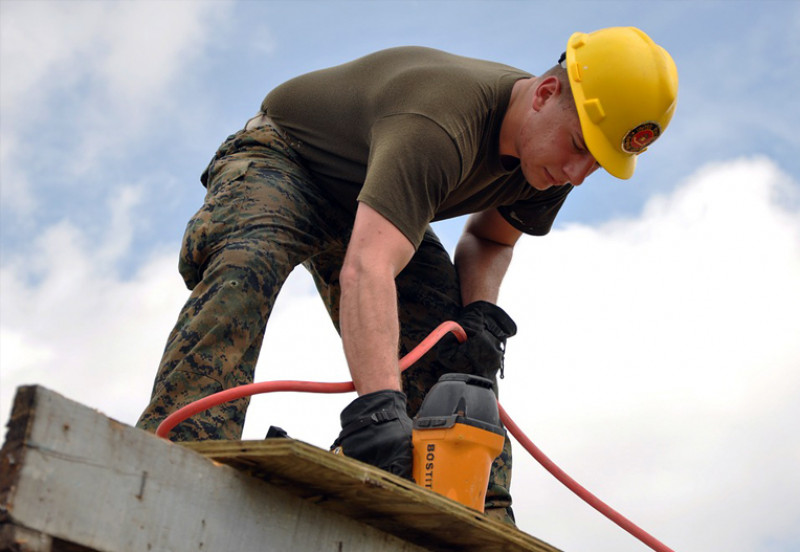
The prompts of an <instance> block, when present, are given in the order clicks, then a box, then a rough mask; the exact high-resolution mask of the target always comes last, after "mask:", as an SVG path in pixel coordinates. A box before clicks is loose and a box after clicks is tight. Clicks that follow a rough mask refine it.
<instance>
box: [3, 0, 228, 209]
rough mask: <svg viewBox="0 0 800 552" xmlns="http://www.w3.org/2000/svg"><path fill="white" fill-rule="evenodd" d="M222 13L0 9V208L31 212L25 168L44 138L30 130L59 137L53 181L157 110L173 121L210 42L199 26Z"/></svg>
mask: <svg viewBox="0 0 800 552" xmlns="http://www.w3.org/2000/svg"><path fill="white" fill-rule="evenodd" d="M231 5H232V4H230V3H225V2H78V1H70V2H5V3H3V17H2V18H0V21H1V22H2V23H0V25H2V27H1V28H0V37H2V42H1V43H0V56H1V57H0V67H2V79H0V110H2V113H3V118H2V131H1V136H0V138H1V140H0V141H2V142H3V144H4V146H3V148H2V150H1V151H0V153H1V154H2V157H1V158H0V165H2V173H3V176H2V179H3V182H4V183H6V184H7V183H9V182H13V183H14V185H13V186H8V185H6V186H3V188H2V193H3V203H4V205H5V206H7V207H13V208H14V209H16V210H22V212H24V213H27V212H30V211H31V210H32V209H33V208H34V207H35V203H34V199H33V198H35V193H33V192H32V190H31V189H30V186H31V185H32V182H31V181H30V179H29V178H28V177H27V174H28V170H29V165H28V164H29V163H31V162H32V160H33V159H36V161H37V163H36V165H37V166H38V165H41V161H40V160H41V155H42V152H43V148H45V147H47V146H49V145H51V144H50V143H49V142H50V141H52V138H50V139H45V138H44V136H47V134H46V132H37V133H35V134H34V136H33V138H31V136H29V133H31V131H32V129H40V130H43V129H48V128H52V127H54V126H55V127H57V128H59V129H63V130H62V131H61V132H60V133H59V138H58V140H59V143H58V144H57V146H58V148H60V150H61V151H60V152H59V156H63V157H61V158H59V162H60V166H59V167H58V171H59V172H69V173H76V174H81V173H84V172H85V171H87V170H90V169H91V168H92V167H95V165H96V162H97V159H98V157H100V156H101V155H102V156H103V157H105V158H109V157H112V158H113V157H114V156H115V155H116V154H117V152H123V151H125V150H126V147H125V146H126V145H127V144H128V143H129V142H130V141H131V140H132V139H135V138H137V137H139V136H140V135H141V133H142V132H143V129H147V128H149V126H150V124H151V123H152V122H153V121H157V120H159V114H160V113H162V112H163V111H164V110H165V109H173V110H174V111H175V112H178V114H179V110H178V109H177V108H176V102H177V100H176V99H175V96H176V92H175V88H176V83H179V82H180V81H181V79H185V78H186V74H187V72H188V69H189V68H190V67H191V64H192V63H193V62H195V61H196V60H197V59H198V58H199V57H200V55H201V54H202V52H203V50H204V48H205V47H206V45H207V43H208V41H209V40H210V37H213V34H212V33H209V32H208V26H209V25H211V24H213V23H217V24H219V23H220V22H221V21H223V20H224V16H225V14H226V12H227V10H228V9H230V7H231ZM183 107H184V108H186V106H183ZM187 109H188V108H187ZM179 118H180V117H178V116H177V115H174V116H173V117H171V119H172V120H173V121H175V120H177V119H179ZM67 137H68V138H67ZM5 144H10V145H5ZM64 151H68V152H69V155H64Z"/></svg>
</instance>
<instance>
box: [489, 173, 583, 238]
mask: <svg viewBox="0 0 800 552" xmlns="http://www.w3.org/2000/svg"><path fill="white" fill-rule="evenodd" d="M572 188H573V186H572V185H570V184H567V185H564V186H554V187H552V188H550V189H549V190H545V191H543V192H537V193H536V194H535V195H534V196H533V197H531V198H529V199H524V200H520V201H517V202H515V203H513V204H512V205H503V206H501V207H498V209H497V210H498V211H499V212H500V215H502V217H503V218H504V219H506V221H507V222H508V223H509V224H510V225H511V226H513V227H514V228H516V229H517V230H519V231H520V232H523V233H525V234H530V235H533V236H544V235H545V234H547V233H548V232H550V229H551V228H552V227H553V221H555V219H556V215H558V211H559V210H560V209H561V206H562V205H563V204H564V201H565V200H566V199H567V195H568V194H569V193H570V191H572Z"/></svg>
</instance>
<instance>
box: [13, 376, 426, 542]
mask: <svg viewBox="0 0 800 552" xmlns="http://www.w3.org/2000/svg"><path fill="white" fill-rule="evenodd" d="M0 522H1V523H2V524H3V534H4V535H5V536H4V537H3V538H5V539H6V545H7V547H6V548H7V549H11V550H13V548H12V545H13V546H22V545H23V544H24V545H25V546H28V544H25V543H23V542H22V541H24V540H25V539H28V542H29V544H30V545H29V546H28V548H27V549H26V548H20V550H31V551H36V552H39V551H40V550H41V551H43V552H44V551H46V552H60V551H67V550H87V551H94V550H96V551H104V552H141V551H147V550H154V551H174V552H182V551H187V552H188V551H190V550H194V551H197V550H200V551H202V550H212V551H217V550H244V551H250V550H259V551H265V552H271V551H276V552H277V551H281V552H284V551H286V550H293V551H299V552H312V551H313V552H316V551H318V550H332V551H336V550H346V551H348V552H372V551H374V550H381V551H387V552H424V550H425V549H424V548H422V547H420V546H418V545H415V544H413V543H410V542H407V541H405V540H401V539H399V538H397V537H395V536H393V535H390V534H388V533H386V532H383V531H379V530H377V529H375V528H373V527H370V526H368V525H365V524H363V523H360V522H358V521H356V520H354V519H352V518H350V517H347V516H343V515H340V514H338V513H337V512H335V511H333V510H331V509H326V508H321V507H319V506H318V505H316V504H315V503H314V501H313V500H303V499H301V498H298V497H297V496H293V495H292V494H289V493H288V492H286V491H285V490H282V489H279V488H277V487H276V486H275V485H272V484H269V483H267V482H264V481H259V480H257V479H255V478H253V477H251V476H250V475H248V474H246V473H243V472H241V471H238V470H236V469H233V468H231V467H229V466H225V465H222V464H219V463H216V462H213V461H211V460H209V459H207V458H205V457H203V456H201V455H199V454H197V453H195V452H193V451H191V450H189V449H187V448H185V447H182V446H178V445H175V444H173V443H170V442H168V441H165V440H163V439H159V438H157V437H155V436H154V435H152V434H149V433H146V432H144V431H141V430H138V429H135V428H132V427H129V426H125V425H123V424H120V423H118V422H116V421H114V420H111V419H109V418H107V417H105V416H103V415H102V414H100V413H98V412H96V411H94V410H92V409H90V408H87V407H85V406H83V405H80V404H78V403H75V402H73V401H70V400H67V399H65V398H64V397H61V396H60V395H58V394H56V393H54V392H52V391H49V390H47V389H44V388H42V387H38V386H32V387H24V388H20V390H19V391H18V393H17V397H16V399H15V404H14V409H13V411H12V415H11V419H10V422H9V431H8V433H7V436H6V441H5V443H4V445H3V448H2V450H0ZM9 543H10V544H9ZM37 546H38V547H39V548H38V549H37V548H36V547H37ZM47 547H50V550H48V548H47Z"/></svg>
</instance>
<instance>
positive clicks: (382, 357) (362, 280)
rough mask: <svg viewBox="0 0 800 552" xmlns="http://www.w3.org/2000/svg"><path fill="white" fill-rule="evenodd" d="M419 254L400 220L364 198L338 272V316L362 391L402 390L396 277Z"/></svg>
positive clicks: (355, 381)
mask: <svg viewBox="0 0 800 552" xmlns="http://www.w3.org/2000/svg"><path fill="white" fill-rule="evenodd" d="M413 255H414V245H413V244H412V243H411V242H410V241H409V240H408V238H406V236H405V235H404V234H403V233H402V232H400V231H399V230H398V229H397V227H396V226H394V225H393V224H392V223H391V222H389V221H388V220H387V219H386V218H384V217H383V216H382V215H380V214H379V213H378V212H377V211H375V210H374V209H372V208H371V207H369V206H368V205H366V204H364V203H359V205H358V210H357V211H356V218H355V223H354V226H353V233H352V236H351V238H350V243H349V245H348V247H347V254H346V255H345V259H344V264H343V265H342V270H341V273H340V275H339V280H340V285H341V289H342V295H341V303H340V307H339V322H340V328H341V332H342V343H343V345H344V352H345V357H346V358H347V364H348V366H349V367H350V375H351V376H352V378H353V382H354V384H355V386H356V390H357V391H358V394H359V395H365V394H367V393H371V392H374V391H381V390H385V389H392V390H396V391H400V390H402V387H401V382H400V371H399V365H398V358H397V355H398V342H399V336H400V323H399V321H398V313H397V288H396V286H395V278H396V277H397V275H398V274H399V273H400V271H401V270H403V268H404V267H405V266H406V264H408V262H409V261H410V260H411V257H412V256H413Z"/></svg>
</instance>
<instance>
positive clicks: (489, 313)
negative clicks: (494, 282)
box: [439, 301, 517, 381]
mask: <svg viewBox="0 0 800 552" xmlns="http://www.w3.org/2000/svg"><path fill="white" fill-rule="evenodd" d="M455 321H456V322H458V323H459V324H460V325H461V327H462V328H464V331H465V332H466V333H467V340H466V341H465V342H464V343H456V344H453V340H450V341H448V342H446V343H445V342H443V346H442V347H440V348H439V361H440V362H441V363H442V364H444V365H445V366H446V367H447V368H448V369H450V371H452V372H461V373H468V374H474V375H476V376H482V377H484V378H489V379H490V380H492V381H496V380H495V378H496V376H497V371H498V370H500V377H501V378H502V377H503V358H504V355H505V350H506V339H508V338H509V337H511V336H513V335H515V334H516V333H517V325H516V324H515V323H514V321H513V320H512V319H511V317H510V316H508V314H506V312H505V311H504V310H503V309H501V308H500V307H498V306H497V305H494V304H492V303H489V302H487V301H475V302H474V303H470V304H469V305H467V306H465V307H463V308H462V309H461V313H460V314H459V316H458V318H457V319H456V320H455Z"/></svg>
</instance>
